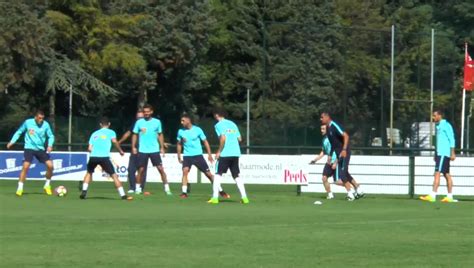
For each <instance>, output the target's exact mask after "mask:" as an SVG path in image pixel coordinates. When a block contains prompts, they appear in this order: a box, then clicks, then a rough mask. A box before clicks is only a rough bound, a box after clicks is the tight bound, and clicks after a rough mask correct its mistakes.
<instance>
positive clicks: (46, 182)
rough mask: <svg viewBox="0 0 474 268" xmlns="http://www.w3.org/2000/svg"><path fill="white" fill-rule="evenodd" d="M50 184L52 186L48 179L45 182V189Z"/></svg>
mask: <svg viewBox="0 0 474 268" xmlns="http://www.w3.org/2000/svg"><path fill="white" fill-rule="evenodd" d="M50 184H51V180H50V179H49V180H48V179H46V181H45V182H44V187H48V186H49V185H50Z"/></svg>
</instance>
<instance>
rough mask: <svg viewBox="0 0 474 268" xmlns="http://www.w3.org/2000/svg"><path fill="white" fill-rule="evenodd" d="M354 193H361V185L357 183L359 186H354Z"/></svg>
mask: <svg viewBox="0 0 474 268" xmlns="http://www.w3.org/2000/svg"><path fill="white" fill-rule="evenodd" d="M355 191H356V193H362V192H363V191H362V186H360V185H359V187H357V188H355Z"/></svg>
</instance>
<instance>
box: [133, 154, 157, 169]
mask: <svg viewBox="0 0 474 268" xmlns="http://www.w3.org/2000/svg"><path fill="white" fill-rule="evenodd" d="M148 159H150V160H151V164H152V165H153V166H154V167H156V166H161V165H162V164H163V163H162V162H161V156H160V153H159V152H156V153H138V167H145V168H146V167H147V166H148Z"/></svg>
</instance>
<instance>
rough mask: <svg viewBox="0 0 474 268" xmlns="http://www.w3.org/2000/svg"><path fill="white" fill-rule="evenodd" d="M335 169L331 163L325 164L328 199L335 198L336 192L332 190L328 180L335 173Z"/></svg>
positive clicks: (325, 186)
mask: <svg viewBox="0 0 474 268" xmlns="http://www.w3.org/2000/svg"><path fill="white" fill-rule="evenodd" d="M333 173H334V171H333V169H332V167H331V165H330V164H325V165H324V169H323V178H322V180H323V186H324V189H325V190H326V193H327V197H326V198H327V199H333V198H334V194H333V193H332V192H331V184H330V183H329V181H328V178H329V177H331V176H332V175H333Z"/></svg>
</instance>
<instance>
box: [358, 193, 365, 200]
mask: <svg viewBox="0 0 474 268" xmlns="http://www.w3.org/2000/svg"><path fill="white" fill-rule="evenodd" d="M364 196H365V193H364V192H362V191H360V192H356V199H359V198H362V197H364Z"/></svg>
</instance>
